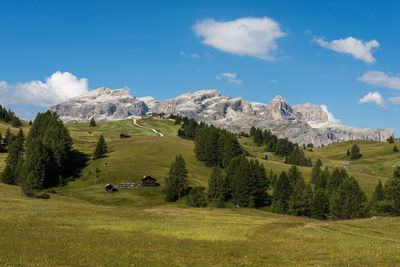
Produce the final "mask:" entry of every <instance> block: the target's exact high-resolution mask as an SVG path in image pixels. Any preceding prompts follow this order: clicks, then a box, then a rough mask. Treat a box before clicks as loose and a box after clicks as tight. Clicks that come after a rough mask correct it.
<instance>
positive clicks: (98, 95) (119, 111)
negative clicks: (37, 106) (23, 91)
mask: <svg viewBox="0 0 400 267" xmlns="http://www.w3.org/2000/svg"><path fill="white" fill-rule="evenodd" d="M48 109H49V110H51V111H56V112H57V114H58V115H59V116H60V119H61V120H63V121H64V122H66V123H72V122H87V121H89V120H90V119H91V118H94V119H95V120H96V121H109V120H120V119H124V118H127V117H131V116H141V115H145V114H146V112H147V111H148V108H147V105H146V104H145V103H144V102H143V101H140V100H138V99H137V98H136V97H133V96H131V95H130V94H129V92H128V91H127V90H124V89H116V90H111V89H109V88H105V87H102V88H99V89H97V90H93V91H90V92H88V93H86V94H84V95H81V96H78V97H74V98H71V99H68V100H66V101H64V102H62V103H60V104H57V105H54V106H51V107H49V108H48Z"/></svg>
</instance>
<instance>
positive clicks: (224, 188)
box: [208, 154, 271, 208]
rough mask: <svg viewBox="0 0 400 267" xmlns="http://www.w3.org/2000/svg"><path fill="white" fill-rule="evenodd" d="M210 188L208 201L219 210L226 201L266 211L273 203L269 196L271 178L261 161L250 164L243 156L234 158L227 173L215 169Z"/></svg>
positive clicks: (250, 161)
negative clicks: (263, 208)
mask: <svg viewBox="0 0 400 267" xmlns="http://www.w3.org/2000/svg"><path fill="white" fill-rule="evenodd" d="M208 186H209V189H208V199H209V201H211V202H213V203H215V205H216V206H217V207H224V206H225V202H226V201H232V202H233V203H234V204H235V205H236V206H240V207H253V208H254V207H263V206H265V205H268V204H269V203H270V200H271V197H270V195H268V193H267V191H268V190H269V188H270V186H271V177H268V176H267V173H266V171H265V168H264V166H263V165H262V164H260V163H259V162H258V160H248V159H247V158H246V157H245V156H244V155H243V154H242V155H239V156H237V157H235V158H233V159H232V160H231V161H230V163H229V165H228V166H227V168H226V169H225V170H222V169H221V168H220V167H219V166H215V167H214V170H213V172H212V174H211V176H210V178H209V181H208Z"/></svg>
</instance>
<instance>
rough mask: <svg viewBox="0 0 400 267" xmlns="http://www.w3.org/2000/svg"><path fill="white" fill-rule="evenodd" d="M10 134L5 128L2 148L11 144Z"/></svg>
mask: <svg viewBox="0 0 400 267" xmlns="http://www.w3.org/2000/svg"><path fill="white" fill-rule="evenodd" d="M12 136H13V135H12V134H11V131H10V128H7V131H6V134H5V136H4V146H8V144H9V143H10V142H11V139H12Z"/></svg>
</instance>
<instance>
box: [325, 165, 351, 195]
mask: <svg viewBox="0 0 400 267" xmlns="http://www.w3.org/2000/svg"><path fill="white" fill-rule="evenodd" d="M347 177H348V174H347V172H346V170H345V169H339V168H335V169H334V170H333V171H332V173H331V175H330V176H329V179H328V181H327V185H326V189H327V190H328V193H329V195H334V194H335V193H336V192H337V190H338V189H339V187H340V185H341V184H342V182H343V180H344V179H346V178H347Z"/></svg>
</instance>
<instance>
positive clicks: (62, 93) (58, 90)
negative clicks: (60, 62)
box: [0, 71, 89, 107]
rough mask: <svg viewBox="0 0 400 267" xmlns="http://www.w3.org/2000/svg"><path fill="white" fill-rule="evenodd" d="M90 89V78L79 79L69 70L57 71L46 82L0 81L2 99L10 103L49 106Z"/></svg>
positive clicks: (3, 101) (0, 97)
mask: <svg viewBox="0 0 400 267" xmlns="http://www.w3.org/2000/svg"><path fill="white" fill-rule="evenodd" d="M88 91H89V86H88V80H87V79H85V78H81V79H78V78H77V77H76V76H74V75H72V74H71V73H69V72H60V71H57V72H55V73H53V74H52V75H51V76H50V77H47V78H46V79H45V81H44V82H42V81H31V82H25V83H16V84H8V83H7V82H6V81H0V101H1V102H2V103H7V104H10V105H15V104H22V105H32V106H40V107H48V106H50V105H53V104H56V103H59V102H61V101H62V100H65V99H68V98H71V97H75V96H78V95H81V94H84V93H86V92H88Z"/></svg>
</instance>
